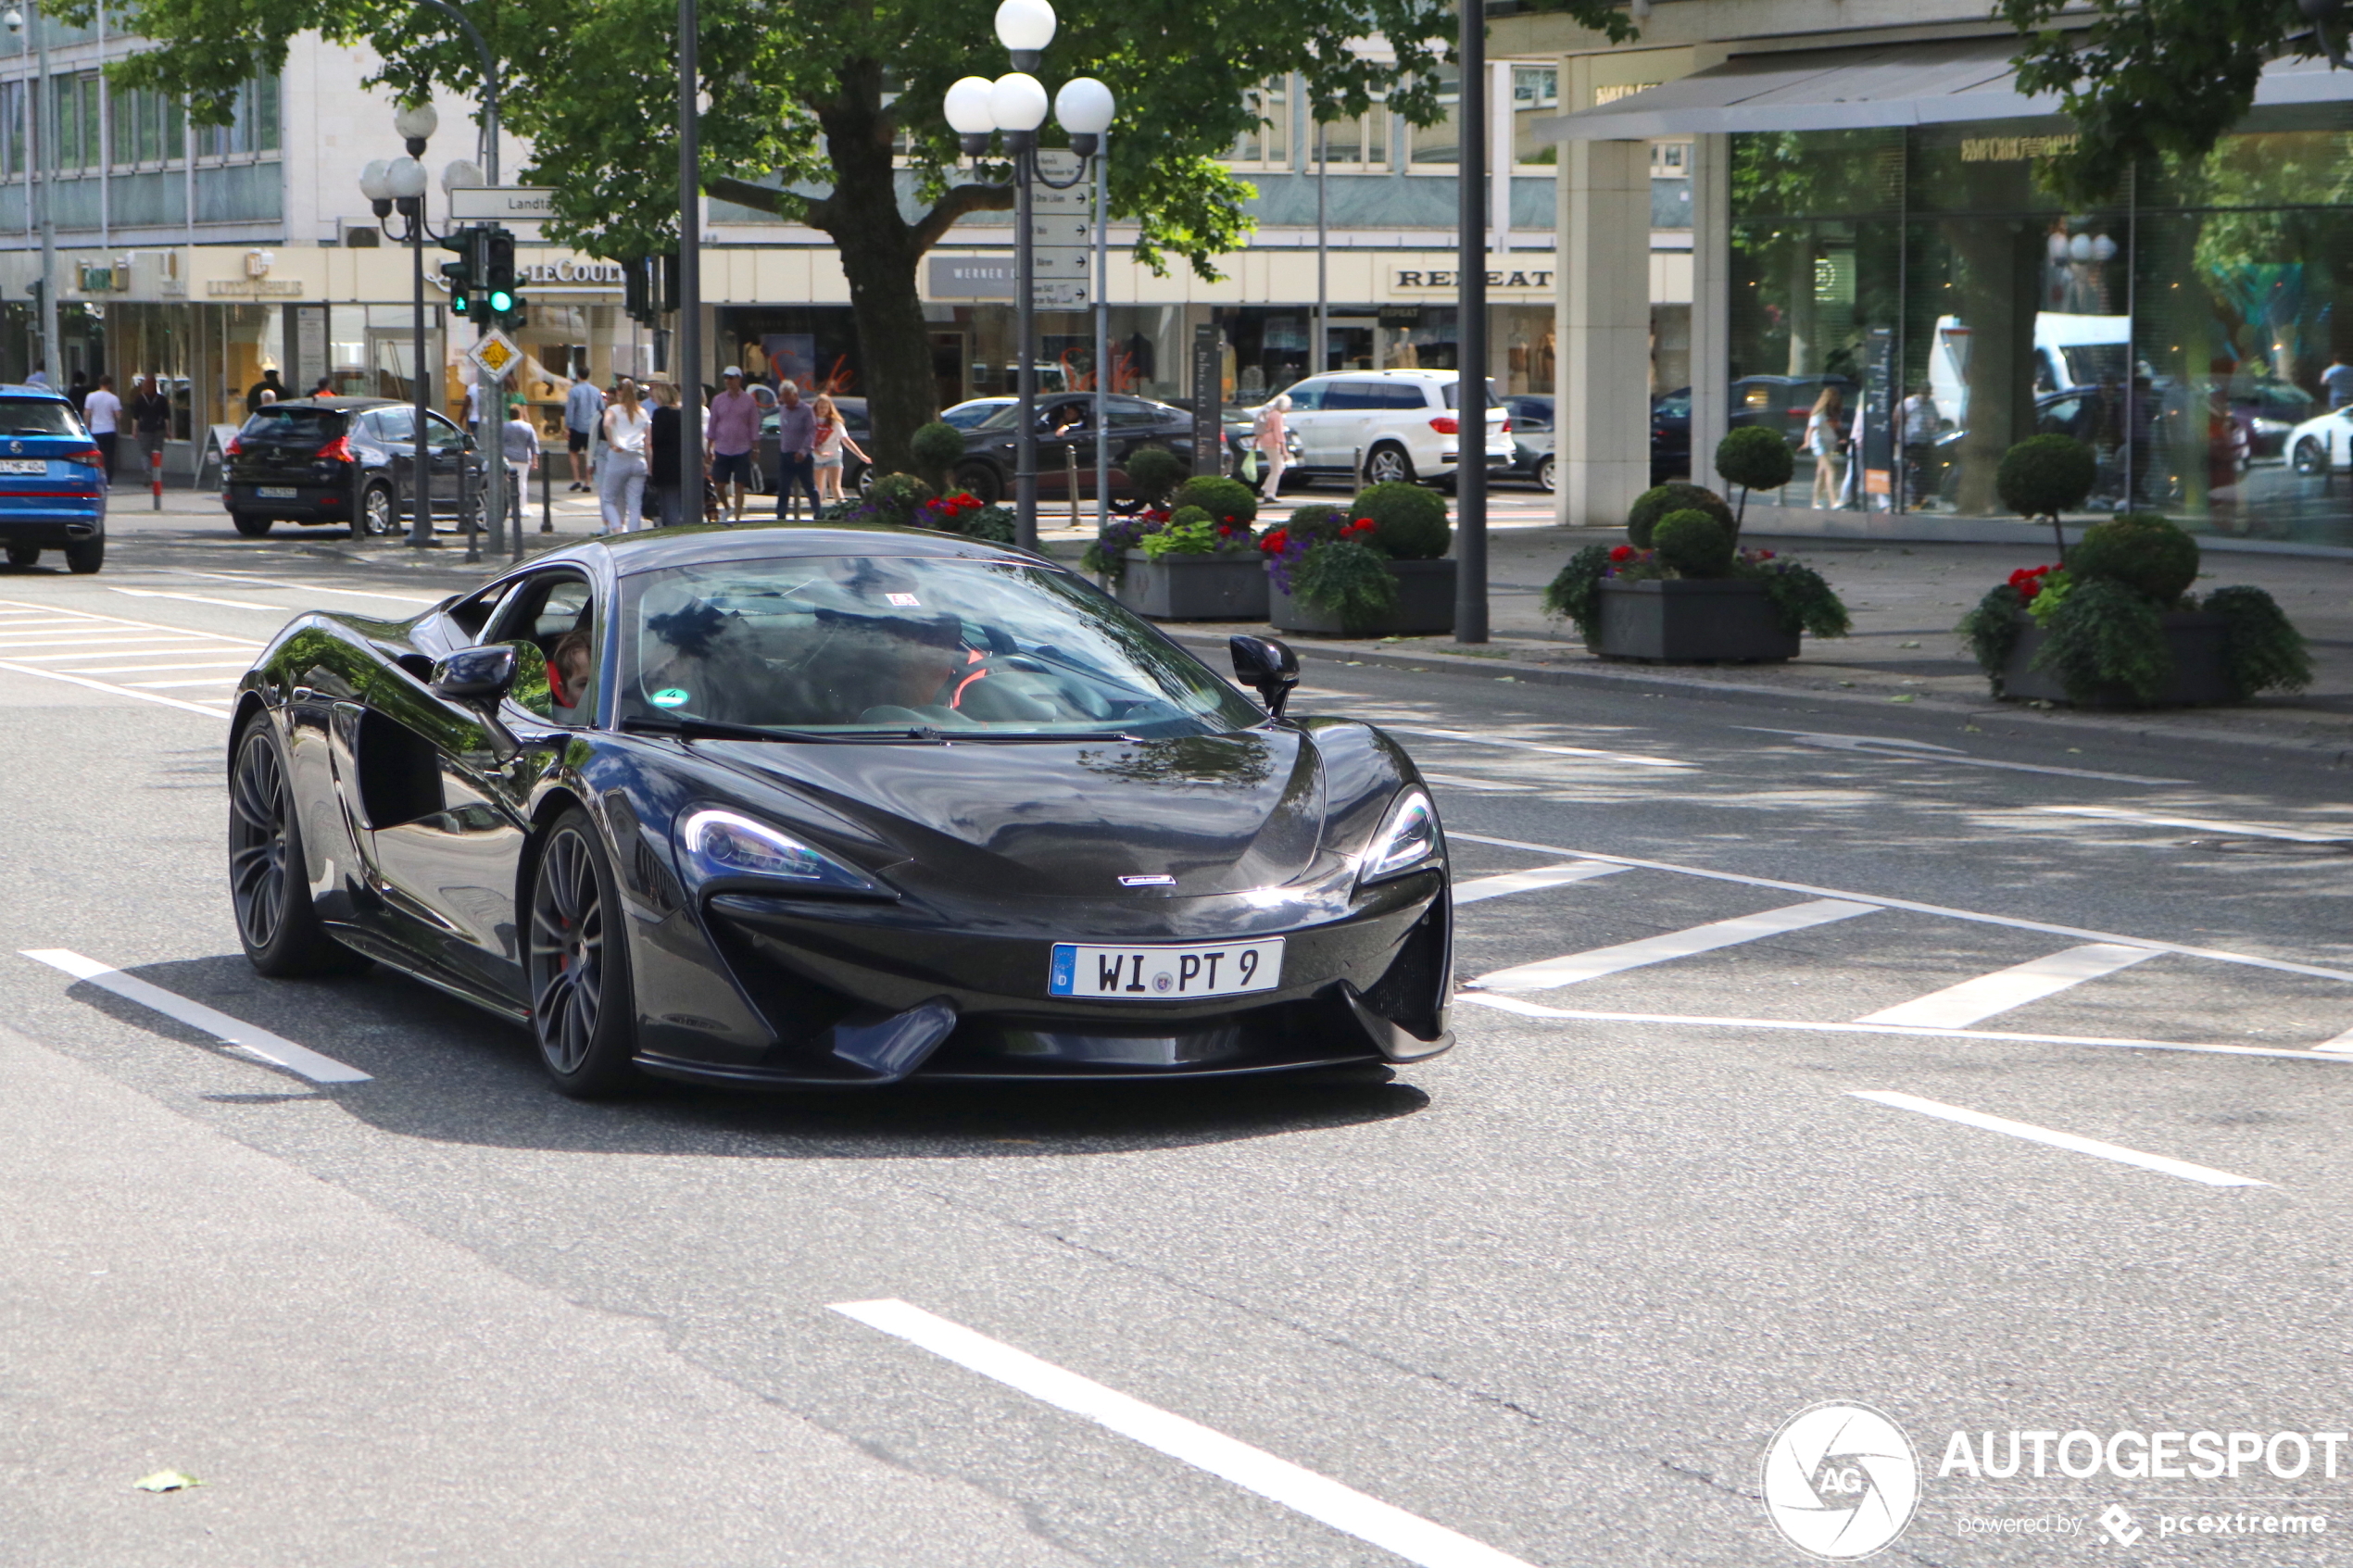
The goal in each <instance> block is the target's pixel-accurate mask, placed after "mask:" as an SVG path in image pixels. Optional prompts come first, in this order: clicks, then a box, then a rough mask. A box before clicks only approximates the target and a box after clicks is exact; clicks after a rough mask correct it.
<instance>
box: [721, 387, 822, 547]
mask: <svg viewBox="0 0 2353 1568" xmlns="http://www.w3.org/2000/svg"><path fill="white" fill-rule="evenodd" d="M719 379H720V381H721V382H722V383H724V384H723V385H722V387H721V390H720V393H719V395H718V396H716V397H713V398H712V399H711V415H710V418H709V420H707V421H706V422H705V424H704V427H703V428H704V429H705V430H707V431H708V432H709V433H710V436H709V439H708V440H706V441H705V442H704V444H703V448H704V455H705V456H706V457H708V458H710V460H711V462H710V471H711V483H713V484H715V485H717V486H718V487H719V492H720V495H721V496H722V498H723V499H724V500H725V501H726V502H727V505H728V519H729V521H734V522H741V521H743V520H744V491H745V490H746V489H748V488H749V486H750V484H751V449H752V448H753V447H754V446H756V445H759V444H760V403H759V401H758V400H757V399H756V398H754V397H753V396H752V395H751V394H750V393H749V392H747V391H745V390H744V373H743V371H742V370H740V369H738V368H737V367H736V366H734V365H730V366H728V367H727V368H726V369H725V370H722V371H720V372H719ZM818 401H819V402H823V401H824V399H823V398H820V399H818ZM837 460H838V459H837Z"/></svg>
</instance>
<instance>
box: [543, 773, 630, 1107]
mask: <svg viewBox="0 0 2353 1568" xmlns="http://www.w3.org/2000/svg"><path fill="white" fill-rule="evenodd" d="M625 918H626V917H625V916H623V913H622V909H621V899H620V897H619V896H618V895H617V893H616V891H615V888H614V884H613V874H612V867H611V865H610V862H608V861H607V860H606V859H605V850H604V846H603V845H602V844H601V843H599V842H598V837H597V829H596V826H595V824H594V823H592V822H589V820H588V814H587V813H586V812H585V811H582V810H579V809H573V810H570V811H567V812H565V813H564V814H563V815H562V816H560V817H559V818H557V819H556V823H555V826H554V827H552V828H550V829H549V830H548V832H547V838H546V839H545V840H544V841H543V842H542V844H541V846H540V850H539V859H538V864H537V866H536V867H535V869H534V870H533V872H532V877H531V909H530V921H531V936H530V941H529V947H528V950H527V957H526V960H525V965H524V968H525V972H526V974H527V975H528V977H529V980H530V984H531V1025H532V1033H533V1034H534V1035H535V1037H536V1038H537V1039H538V1042H539V1064H540V1065H541V1066H542V1067H544V1068H546V1069H547V1076H548V1077H549V1078H551V1079H553V1080H554V1081H555V1085H556V1088H557V1090H558V1091H559V1092H560V1093H562V1094H566V1095H570V1096H572V1097H573V1098H577V1099H592V1098H599V1097H603V1096H608V1095H612V1094H616V1093H619V1092H620V1091H622V1090H623V1089H625V1088H628V1087H630V1086H631V1085H633V1084H634V1083H635V1081H636V1079H637V1071H636V1069H635V1068H634V1067H632V1066H631V1065H630V1060H629V1059H630V1058H631V1057H633V1056H635V1054H636V1051H637V1020H636V1004H635V998H634V997H633V995H632V991H631V987H630V984H629V948H628V936H627V933H626V932H625V930H624V929H623V921H624V920H625Z"/></svg>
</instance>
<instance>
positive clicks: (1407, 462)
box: [1365, 441, 1414, 484]
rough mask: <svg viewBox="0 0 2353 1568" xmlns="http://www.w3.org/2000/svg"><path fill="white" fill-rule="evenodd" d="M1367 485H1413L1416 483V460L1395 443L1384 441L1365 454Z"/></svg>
mask: <svg viewBox="0 0 2353 1568" xmlns="http://www.w3.org/2000/svg"><path fill="white" fill-rule="evenodd" d="M1365 483H1367V484H1411V483H1414V459H1413V458H1410V457H1407V456H1406V455H1405V448H1403V446H1400V445H1397V443H1395V442H1394V441H1384V442H1382V443H1381V444H1380V445H1378V446H1375V447H1374V448H1373V449H1372V450H1371V451H1369V452H1367V453H1365Z"/></svg>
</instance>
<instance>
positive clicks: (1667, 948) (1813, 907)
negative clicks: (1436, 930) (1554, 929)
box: [1465, 898, 1879, 991]
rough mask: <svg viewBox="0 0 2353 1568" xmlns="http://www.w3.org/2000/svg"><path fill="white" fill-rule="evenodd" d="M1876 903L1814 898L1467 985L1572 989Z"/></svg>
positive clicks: (1852, 913) (1867, 910) (1872, 909)
mask: <svg viewBox="0 0 2353 1568" xmlns="http://www.w3.org/2000/svg"><path fill="white" fill-rule="evenodd" d="M1878 912H1879V906H1878V905H1876V904H1856V903H1850V902H1848V901H1846V900H1845V899H1843V898H1817V899H1815V900H1814V901H1813V902H1811V903H1806V904H1792V905H1790V906H1789V907H1788V908H1787V909H1767V910H1765V911H1763V912H1762V913H1760V914H1754V915H1743V916H1741V917H1740V918H1739V919H1737V920H1719V921H1711V922H1708V923H1707V924H1705V925H1694V926H1692V927H1689V928H1688V929H1686V930H1682V931H1669V932H1667V933H1664V934H1663V935H1657V936H1645V937H1643V938H1642V940H1641V941H1639V942H1621V943H1619V944H1618V945H1617V946H1616V947H1595V948H1592V950H1591V951H1588V952H1582V953H1569V954H1567V955H1565V956H1563V957H1561V958H1557V959H1545V960H1541V961H1540V962H1537V963H1524V964H1515V965H1513V966H1512V967H1511V968H1509V969H1499V970H1497V971H1496V972H1494V973H1492V974H1482V975H1480V976H1479V977H1478V979H1476V980H1471V981H1466V982H1465V984H1466V985H1474V986H1477V987H1478V989H1480V990H1482V991H1549V990H1553V989H1554V988H1555V987H1558V986H1562V985H1577V984H1578V983H1579V982H1580V981H1585V980H1598V979H1599V978H1601V977H1602V976H1603V975H1604V974H1617V973H1618V972H1621V971H1624V970H1629V969H1640V968H1641V967H1642V966H1643V965H1644V964H1655V963H1664V962H1666V961H1667V960H1669V959H1682V958H1689V957H1691V956H1692V955H1693V954H1695V953H1712V952H1714V951H1716V950H1717V949H1718V948H1719V947H1737V946H1738V945H1740V944H1741V943H1743V942H1755V941H1756V940H1758V939H1759V938H1761V937H1766V936H1779V935H1781V934H1783V933H1784V932H1791V931H1804V930H1806V929H1807V928H1808V927H1810V926H1817V925H1828V924H1829V923H1830V922H1832V921H1838V920H1852V919H1854V918H1855V917H1856V915H1869V914H1876V913H1878Z"/></svg>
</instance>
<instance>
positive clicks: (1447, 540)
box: [1349, 482, 1454, 560]
mask: <svg viewBox="0 0 2353 1568" xmlns="http://www.w3.org/2000/svg"><path fill="white" fill-rule="evenodd" d="M1349 509H1350V511H1352V512H1353V514H1354V517H1353V518H1352V519H1350V520H1349V521H1355V519H1357V518H1370V519H1372V521H1373V528H1372V534H1371V536H1370V537H1369V538H1367V539H1365V544H1368V545H1370V546H1372V547H1373V548H1374V549H1376V550H1378V551H1379V552H1380V553H1381V554H1382V555H1385V556H1387V557H1388V558H1390V559H1391V560H1436V559H1438V558H1439V557H1441V556H1442V555H1444V554H1445V553H1446V547H1447V546H1449V545H1451V544H1453V538H1454V531H1453V529H1452V528H1451V527H1449V526H1448V525H1447V522H1446V501H1445V497H1443V496H1441V495H1439V494H1438V493H1437V492H1435V491H1432V490H1426V489H1424V488H1423V487H1422V486H1420V485H1418V484H1403V483H1394V482H1392V483H1384V484H1368V485H1366V486H1365V488H1364V490H1363V491H1361V492H1360V493H1359V494H1358V495H1357V497H1356V499H1355V500H1354V501H1353V503H1351V504H1350V507H1349Z"/></svg>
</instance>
